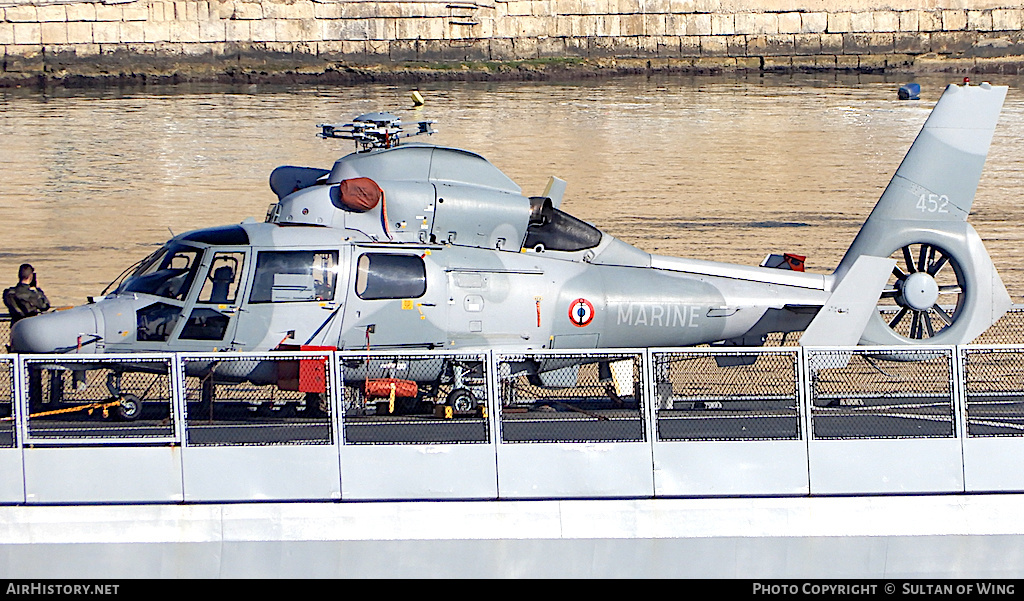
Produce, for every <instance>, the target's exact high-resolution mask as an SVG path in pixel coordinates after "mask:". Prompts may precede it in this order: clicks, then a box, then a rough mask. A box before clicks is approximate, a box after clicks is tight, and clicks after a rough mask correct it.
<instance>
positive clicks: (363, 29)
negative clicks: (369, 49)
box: [322, 19, 370, 40]
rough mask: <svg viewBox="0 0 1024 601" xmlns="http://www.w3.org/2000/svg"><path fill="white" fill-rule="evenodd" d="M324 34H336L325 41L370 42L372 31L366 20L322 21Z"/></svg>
mask: <svg viewBox="0 0 1024 601" xmlns="http://www.w3.org/2000/svg"><path fill="white" fill-rule="evenodd" d="M322 23H323V25H324V32H325V34H326V32H328V31H332V30H333V32H334V37H330V38H328V37H325V38H324V39H336V40H368V39H370V31H369V28H368V27H367V24H368V22H367V21H366V20H365V19H341V20H339V21H322Z"/></svg>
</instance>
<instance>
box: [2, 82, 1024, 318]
mask: <svg viewBox="0 0 1024 601" xmlns="http://www.w3.org/2000/svg"><path fill="white" fill-rule="evenodd" d="M917 81H919V82H920V83H921V84H922V98H923V100H921V101H917V102H915V101H907V102H899V101H897V100H896V89H897V87H898V83H897V82H894V81H884V80H882V79H880V78H838V79H837V78H822V77H810V76H807V77H801V76H793V77H786V78H757V77H751V78H736V77H723V78H693V77H671V76H665V77H658V78H643V77H627V78H619V79H609V80H604V79H601V80H585V81H579V82H573V83H524V82H507V83H466V82H460V83H437V84H430V85H422V86H420V88H419V89H420V90H421V92H422V93H423V95H424V97H425V98H426V99H427V103H426V106H424V107H422V108H420V109H415V110H413V109H411V108H408V107H410V106H411V102H410V100H409V98H408V93H409V90H410V89H411V88H410V87H409V86H392V85H363V86H358V87H302V88H281V87H267V86H260V87H257V86H250V87H211V86H197V87H175V88H145V89H143V90H127V91H119V90H99V91H74V92H67V91H61V92H56V93H53V94H50V95H45V96H44V95H40V94H38V93H35V92H27V91H19V90H13V91H11V90H8V91H4V92H2V93H0V107H2V110H0V140H3V142H2V144H0V159H2V164H3V168H4V171H3V175H2V180H0V181H2V182H3V193H2V195H3V196H2V197H3V201H2V203H0V237H2V238H0V239H2V240H3V241H4V242H3V243H2V244H0V283H2V282H3V281H4V278H6V279H7V280H10V281H11V284H13V280H14V275H13V274H14V272H15V270H16V268H17V265H18V264H19V263H21V262H23V261H29V262H31V263H33V264H35V265H36V267H37V269H38V271H39V273H40V281H41V284H42V285H43V287H44V288H45V289H46V291H47V293H48V294H49V296H50V298H51V300H53V301H54V303H55V304H58V305H59V304H80V303H81V302H83V300H84V298H85V296H86V295H95V294H98V293H99V291H100V290H102V288H103V287H104V286H105V285H106V284H107V282H109V281H110V280H112V279H113V278H114V277H115V276H116V275H117V274H118V273H120V271H121V270H122V269H123V268H124V267H126V266H127V265H129V264H131V263H132V262H134V261H136V260H137V259H139V258H141V257H142V256H144V255H145V254H148V253H149V252H150V251H151V250H152V249H153V247H154V246H155V245H158V244H161V243H162V242H164V241H165V240H166V239H167V238H168V237H170V235H171V232H174V233H180V232H183V231H186V230H190V229H196V228H200V227H207V226H211V225H219V224H224V223H234V222H238V221H241V220H242V219H243V218H245V217H248V216H253V217H256V218H257V219H262V217H263V215H264V213H265V211H266V207H267V205H268V204H269V203H271V202H273V201H274V200H275V198H274V196H273V194H272V193H271V191H270V189H269V187H268V186H267V178H268V176H269V174H270V171H271V170H272V169H273V168H274V167H277V166H278V165H283V164H293V165H307V166H322V167H329V166H330V165H331V163H332V162H333V160H334V159H335V158H337V157H338V156H340V155H342V154H344V153H347V152H349V151H350V150H351V145H350V144H348V143H346V142H339V141H336V140H333V141H326V140H321V139H318V138H316V137H315V133H316V128H315V125H316V124H317V123H322V122H338V121H344V120H347V119H349V118H351V117H352V116H354V115H356V114H358V113H362V112H368V111H374V110H381V109H389V110H393V111H395V112H398V113H399V114H401V115H402V116H403V117H404V118H406V119H407V120H413V119H436V120H437V121H438V126H437V127H438V129H439V130H440V133H438V134H436V135H435V136H434V137H433V138H432V139H431V140H429V141H430V142H433V143H438V144H445V145H451V146H457V147H461V148H466V149H469V150H473V151H475V152H479V153H480V154H483V155H484V156H486V157H488V158H489V159H491V160H492V162H494V163H495V164H496V165H497V166H498V167H499V168H501V169H502V170H504V171H505V172H506V173H507V174H508V175H509V176H510V177H512V178H513V179H514V180H516V181H517V182H518V183H520V184H521V185H522V187H523V191H524V193H525V194H527V195H535V194H539V193H540V192H541V191H542V190H543V189H544V185H545V183H546V181H547V178H548V176H549V175H557V176H559V177H562V178H563V179H566V180H568V181H569V188H568V191H567V194H566V201H565V205H564V208H566V209H567V210H568V211H570V212H571V213H573V214H575V215H577V216H579V217H580V218H582V219H585V220H587V221H589V222H591V223H593V224H595V225H597V226H598V227H600V228H602V229H604V230H606V231H608V232H609V233H611V234H613V235H615V236H618V237H619V238H622V239H623V240H625V241H627V242H630V243H632V244H635V245H637V246H639V247H640V248H643V249H644V250H648V251H651V252H657V253H662V254H673V255H683V256H691V257H698V258H705V259H713V260H721V261H731V262H739V263H746V264H757V263H758V262H760V261H761V259H762V258H763V257H764V255H766V254H767V253H769V252H772V251H786V252H793V253H797V254H803V255H807V256H808V262H807V263H808V268H809V269H811V270H815V271H823V272H824V271H829V270H831V269H832V268H833V267H834V266H835V264H836V263H837V262H838V260H839V258H840V257H841V256H842V253H843V252H844V251H845V249H846V247H847V246H848V245H849V243H850V241H852V239H853V236H854V234H855V233H856V231H857V229H858V228H859V227H860V224H861V223H862V222H863V221H864V219H866V217H867V214H868V213H869V211H870V209H871V207H872V206H873V205H874V203H875V201H876V200H877V198H878V196H879V194H880V193H881V191H882V189H883V188H884V187H885V185H886V184H887V183H888V181H889V179H890V177H891V176H892V173H893V172H894V171H895V169H896V167H897V166H898V165H899V162H900V160H901V159H902V157H903V155H904V153H905V152H906V149H907V148H908V147H909V146H910V144H911V142H912V141H913V139H914V136H915V135H916V134H917V132H918V130H919V129H920V126H921V124H922V123H923V121H924V119H925V118H926V117H927V115H928V112H929V110H930V109H931V107H932V105H933V104H934V102H935V100H936V99H937V98H938V96H939V94H940V93H941V90H942V86H943V85H944V84H945V83H946V82H947V81H948V78H946V77H929V78H921V79H918V80H917ZM993 83H1007V84H1010V85H1011V90H1010V93H1009V95H1008V97H1007V101H1006V106H1005V108H1004V110H1003V115H1002V118H1001V121H1000V126H999V129H998V130H997V132H996V138H995V141H994V143H993V149H992V152H991V154H990V157H989V162H988V164H987V166H986V170H985V174H984V176H983V179H982V183H981V186H980V188H979V190H978V200H977V202H976V203H975V209H974V215H973V216H972V223H973V224H974V226H975V228H976V229H977V230H978V231H979V232H980V233H981V235H982V237H983V238H984V239H985V240H986V242H987V245H988V248H989V250H990V251H991V253H992V255H993V259H994V261H995V263H996V265H997V267H998V268H999V269H1000V272H1001V273H1002V275H1003V279H1004V280H1005V281H1006V283H1007V287H1008V288H1009V289H1010V292H1011V294H1012V295H1013V296H1014V300H1015V301H1017V302H1020V301H1021V299H1020V296H1021V295H1022V294H1024V284H1022V283H1021V281H1022V278H1021V276H1022V275H1024V253H1021V252H1020V250H1021V249H1024V244H1022V238H1024V234H1021V233H1020V231H1021V228H1020V227H1019V225H1020V224H1021V223H1024V208H1022V207H1021V203H1019V202H1018V199H1017V196H1018V193H1017V191H1018V189H1019V188H1020V187H1021V183H1022V181H1024V172H1022V170H1021V169H1020V166H1019V163H1018V157H1020V156H1024V136H1022V135H1021V134H1022V133H1024V94H1022V93H1021V85H1020V84H1021V80H1017V79H1008V78H998V77H997V78H993Z"/></svg>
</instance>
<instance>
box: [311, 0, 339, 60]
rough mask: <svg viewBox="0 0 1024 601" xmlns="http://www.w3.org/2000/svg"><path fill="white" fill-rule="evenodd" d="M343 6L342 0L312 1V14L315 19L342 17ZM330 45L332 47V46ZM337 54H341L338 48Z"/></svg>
mask: <svg viewBox="0 0 1024 601" xmlns="http://www.w3.org/2000/svg"><path fill="white" fill-rule="evenodd" d="M343 6H345V3H344V2H314V3H313V16H314V17H316V18H317V19H343V18H344V16H343V14H344V12H345V11H344V10H342V7H343ZM321 47H322V46H321ZM330 47H331V48H333V46H330ZM338 54H341V50H340V49H339V50H338Z"/></svg>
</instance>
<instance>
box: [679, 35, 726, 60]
mask: <svg viewBox="0 0 1024 601" xmlns="http://www.w3.org/2000/svg"><path fill="white" fill-rule="evenodd" d="M697 39H698V40H700V43H699V45H698V47H697V50H698V56H729V54H730V53H729V39H728V37H726V36H724V35H722V36H710V35H709V36H703V37H699V38H697ZM683 56H693V55H692V54H689V53H686V54H684V55H683Z"/></svg>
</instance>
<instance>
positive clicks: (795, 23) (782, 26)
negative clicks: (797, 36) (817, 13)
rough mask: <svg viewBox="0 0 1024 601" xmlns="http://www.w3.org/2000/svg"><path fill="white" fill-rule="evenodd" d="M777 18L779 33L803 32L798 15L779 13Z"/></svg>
mask: <svg viewBox="0 0 1024 601" xmlns="http://www.w3.org/2000/svg"><path fill="white" fill-rule="evenodd" d="M778 18H779V33H800V32H801V31H802V30H803V25H802V23H801V21H800V13H797V12H785V13H779V15H778Z"/></svg>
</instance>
